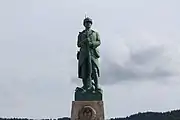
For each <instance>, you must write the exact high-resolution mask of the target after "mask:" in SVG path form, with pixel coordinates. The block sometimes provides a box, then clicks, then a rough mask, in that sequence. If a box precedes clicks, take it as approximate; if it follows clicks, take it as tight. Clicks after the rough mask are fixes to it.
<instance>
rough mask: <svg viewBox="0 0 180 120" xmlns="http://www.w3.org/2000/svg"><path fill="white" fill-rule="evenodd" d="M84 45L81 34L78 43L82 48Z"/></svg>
mask: <svg viewBox="0 0 180 120" xmlns="http://www.w3.org/2000/svg"><path fill="white" fill-rule="evenodd" d="M83 45H84V41H82V40H81V33H79V35H78V41H77V46H78V47H82V46H83Z"/></svg>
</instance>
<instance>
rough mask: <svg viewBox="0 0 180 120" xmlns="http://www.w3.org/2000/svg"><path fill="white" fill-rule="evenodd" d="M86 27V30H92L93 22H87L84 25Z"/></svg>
mask: <svg viewBox="0 0 180 120" xmlns="http://www.w3.org/2000/svg"><path fill="white" fill-rule="evenodd" d="M84 26H85V28H88V29H89V28H91V26H92V23H91V22H89V21H87V22H85V23H84Z"/></svg>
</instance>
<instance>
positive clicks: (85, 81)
mask: <svg viewBox="0 0 180 120" xmlns="http://www.w3.org/2000/svg"><path fill="white" fill-rule="evenodd" d="M88 70H89V64H88V61H87V59H86V61H85V62H84V64H83V66H82V76H83V77H82V78H83V89H85V90H87V89H91V87H92V81H91V78H90V77H89V71H88Z"/></svg>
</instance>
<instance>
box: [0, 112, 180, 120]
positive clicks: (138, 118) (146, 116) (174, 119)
mask: <svg viewBox="0 0 180 120" xmlns="http://www.w3.org/2000/svg"><path fill="white" fill-rule="evenodd" d="M0 120H32V119H28V118H0ZM41 120H70V118H68V117H63V118H57V119H41ZM109 120H180V110H173V111H170V112H145V113H137V114H134V115H130V116H128V117H126V118H110V119H109Z"/></svg>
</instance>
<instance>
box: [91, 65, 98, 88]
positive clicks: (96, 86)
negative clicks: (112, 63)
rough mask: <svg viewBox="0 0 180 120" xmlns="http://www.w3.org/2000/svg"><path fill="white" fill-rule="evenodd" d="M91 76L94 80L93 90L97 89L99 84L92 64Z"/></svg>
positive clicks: (96, 71)
mask: <svg viewBox="0 0 180 120" xmlns="http://www.w3.org/2000/svg"><path fill="white" fill-rule="evenodd" d="M92 71H93V72H92V77H93V80H94V87H95V90H98V88H99V86H98V81H99V80H98V70H97V68H96V67H95V66H94V67H93V69H92Z"/></svg>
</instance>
